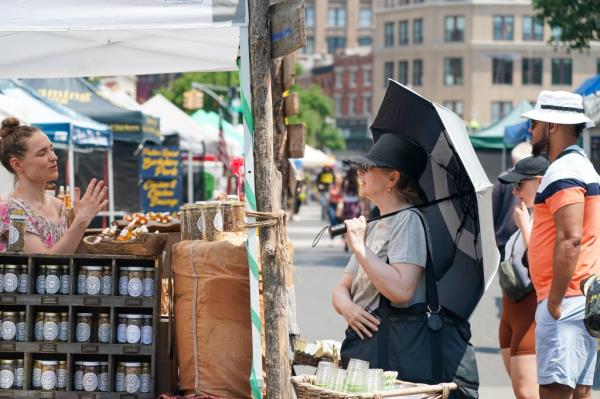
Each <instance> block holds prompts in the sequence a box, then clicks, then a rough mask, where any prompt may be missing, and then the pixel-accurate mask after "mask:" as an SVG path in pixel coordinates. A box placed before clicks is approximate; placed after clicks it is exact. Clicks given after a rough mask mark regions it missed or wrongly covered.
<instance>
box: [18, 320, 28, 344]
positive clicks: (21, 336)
mask: <svg viewBox="0 0 600 399" xmlns="http://www.w3.org/2000/svg"><path fill="white" fill-rule="evenodd" d="M26 334H27V324H26V323H25V322H24V321H22V322H20V323H17V341H25V340H26V339H27V335H26Z"/></svg>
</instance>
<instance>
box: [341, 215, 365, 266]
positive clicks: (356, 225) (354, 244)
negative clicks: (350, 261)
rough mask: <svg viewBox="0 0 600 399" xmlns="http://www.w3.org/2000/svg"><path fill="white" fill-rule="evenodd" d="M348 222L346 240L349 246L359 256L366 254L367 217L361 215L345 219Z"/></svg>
mask: <svg viewBox="0 0 600 399" xmlns="http://www.w3.org/2000/svg"><path fill="white" fill-rule="evenodd" d="M344 224H346V242H347V243H348V247H349V248H350V250H351V251H352V253H354V254H355V255H356V256H357V257H359V256H361V255H362V256H364V255H365V251H366V245H365V234H366V232H367V219H365V217H364V216H361V217H359V218H356V219H348V220H345V221H344Z"/></svg>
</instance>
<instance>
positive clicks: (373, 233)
mask: <svg viewBox="0 0 600 399" xmlns="http://www.w3.org/2000/svg"><path fill="white" fill-rule="evenodd" d="M417 212H418V211H417ZM366 244H367V247H368V248H369V249H370V250H371V251H373V253H375V254H376V255H377V257H378V258H379V259H381V260H383V261H384V262H385V261H386V260H388V263H390V264H393V263H408V264H412V265H417V266H421V267H422V268H423V269H424V268H425V265H426V264H427V244H426V241H425V232H424V230H423V225H422V223H421V221H420V220H419V216H418V215H416V214H415V212H414V211H413V210H409V211H404V212H400V213H398V214H396V215H394V216H390V217H388V218H385V219H381V220H378V221H377V222H375V223H373V224H370V225H369V226H368V227H367V239H366ZM390 267H391V266H390ZM344 272H345V273H349V274H351V275H352V285H351V287H350V297H351V298H352V302H354V303H356V304H358V305H360V306H363V307H365V306H369V307H370V308H371V309H377V307H379V291H377V289H376V288H375V286H374V285H373V283H371V281H370V280H369V278H368V277H367V274H366V273H365V271H364V270H363V268H362V267H360V265H359V264H358V262H357V260H356V257H355V256H354V255H352V257H351V258H350V261H349V262H348V264H347V265H346V269H345V270H344ZM425 295H426V291H425V270H423V272H422V273H421V277H420V279H419V283H418V285H417V288H416V290H415V294H414V296H413V298H412V299H411V300H410V301H409V302H406V303H392V306H394V307H397V308H404V307H408V306H411V305H413V304H415V303H421V302H425V298H426V296H425Z"/></svg>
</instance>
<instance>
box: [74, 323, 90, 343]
mask: <svg viewBox="0 0 600 399" xmlns="http://www.w3.org/2000/svg"><path fill="white" fill-rule="evenodd" d="M76 330H77V331H76V333H77V334H76V335H77V342H87V341H88V340H89V339H90V333H91V330H90V325H89V324H87V323H77V329H76Z"/></svg>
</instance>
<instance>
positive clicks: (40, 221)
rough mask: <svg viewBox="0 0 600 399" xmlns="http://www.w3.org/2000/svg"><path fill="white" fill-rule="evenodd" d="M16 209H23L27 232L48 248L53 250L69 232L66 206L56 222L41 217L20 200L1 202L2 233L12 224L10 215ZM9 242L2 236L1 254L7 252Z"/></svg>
mask: <svg viewBox="0 0 600 399" xmlns="http://www.w3.org/2000/svg"><path fill="white" fill-rule="evenodd" d="M15 209H21V210H22V211H23V214H24V215H25V217H26V221H25V231H26V232H27V233H31V234H35V235H36V236H38V237H39V238H40V240H41V241H42V244H44V246H45V247H46V248H52V247H53V246H54V244H56V243H57V242H58V240H60V239H61V237H62V236H63V235H64V234H65V232H66V231H67V212H66V210H65V207H64V205H62V206H61V209H60V221H59V222H58V223H57V222H54V221H52V220H48V219H46V218H45V217H43V216H42V215H40V214H39V213H38V212H37V211H36V210H35V209H33V208H32V207H31V206H29V205H28V204H27V203H26V202H25V201H23V200H20V199H18V198H4V199H2V200H0V231H1V232H5V231H6V230H7V229H8V225H9V224H10V214H11V212H12V211H13V210H15ZM7 247H8V242H7V240H6V234H0V253H2V252H6V249H7Z"/></svg>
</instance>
